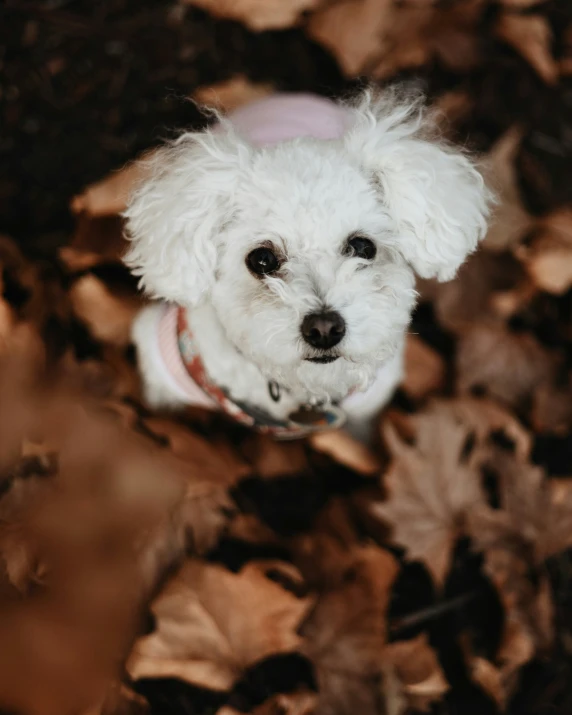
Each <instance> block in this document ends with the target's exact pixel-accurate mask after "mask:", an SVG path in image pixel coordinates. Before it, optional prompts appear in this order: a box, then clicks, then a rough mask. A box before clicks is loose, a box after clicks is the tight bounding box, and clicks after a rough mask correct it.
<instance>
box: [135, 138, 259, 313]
mask: <svg viewBox="0 0 572 715" xmlns="http://www.w3.org/2000/svg"><path fill="white" fill-rule="evenodd" d="M249 158H250V150H249V147H248V146H247V145H246V144H245V143H244V142H242V141H241V140H240V138H239V137H237V136H236V135H235V134H234V132H233V131H232V129H231V128H230V127H229V126H228V125H223V126H220V125H219V126H218V127H217V129H216V130H214V131H206V132H201V133H187V134H183V135H182V136H181V137H180V138H179V139H178V140H177V141H175V142H173V143H172V144H171V145H169V146H166V147H164V148H161V149H159V150H158V151H156V152H154V153H153V155H152V156H151V157H150V158H149V159H147V160H145V163H146V166H145V167H144V174H145V176H146V178H145V180H144V181H143V182H142V183H141V184H140V185H139V187H138V188H137V189H136V190H135V192H134V193H133V195H132V196H131V199H130V201H129V203H128V207H127V210H126V211H125V212H124V214H123V216H124V217H125V219H126V235H127V238H128V239H129V240H130V242H131V245H130V247H129V250H128V251H127V254H126V255H125V257H124V261H125V263H126V264H127V265H128V266H129V267H130V268H131V269H132V271H133V274H134V275H136V276H140V278H141V280H140V286H141V287H142V288H144V290H145V291H146V293H148V294H149V295H150V296H152V297H154V298H161V299H163V300H167V301H171V302H174V303H179V304H180V305H187V306H189V305H196V304H198V303H200V302H201V301H202V300H203V299H204V298H205V297H206V296H207V295H208V293H209V290H210V288H211V287H212V284H213V282H214V280H215V273H216V265H217V254H218V251H219V248H220V243H221V241H220V239H219V233H220V230H221V227H223V226H224V225H225V224H228V223H229V222H230V221H231V220H232V194H233V189H234V187H235V183H236V181H237V178H238V172H239V171H240V169H241V167H244V166H245V164H246V163H247V162H248V161H249Z"/></svg>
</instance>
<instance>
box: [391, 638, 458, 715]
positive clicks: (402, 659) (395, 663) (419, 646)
mask: <svg viewBox="0 0 572 715" xmlns="http://www.w3.org/2000/svg"><path fill="white" fill-rule="evenodd" d="M383 658H384V659H385V660H387V662H388V663H389V664H391V666H392V667H393V668H394V670H395V674H396V675H397V678H398V680H399V683H400V686H401V688H402V692H403V694H404V695H405V697H406V699H407V702H408V704H409V706H410V707H411V708H412V709H414V710H421V711H423V712H427V711H428V710H429V708H430V706H431V703H432V702H434V701H437V700H440V699H441V698H442V697H443V695H444V694H445V693H446V692H447V691H448V690H449V688H450V686H449V683H448V682H447V680H446V678H445V675H444V673H443V670H442V669H441V666H440V665H439V661H438V659H437V654H436V653H435V651H434V649H433V648H432V647H431V646H430V645H429V642H428V640H427V635H426V634H425V633H422V634H421V635H418V636H416V637H415V638H413V639H411V640H407V641H397V642H395V643H390V644H389V645H387V646H386V647H385V649H384V651H383Z"/></svg>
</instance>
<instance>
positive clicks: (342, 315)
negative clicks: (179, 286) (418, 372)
mask: <svg viewBox="0 0 572 715" xmlns="http://www.w3.org/2000/svg"><path fill="white" fill-rule="evenodd" d="M231 215H232V219H230V220H229V222H228V224H227V225H226V226H224V227H223V228H222V230H221V232H220V233H219V235H218V240H219V242H220V247H219V250H218V259H217V269H216V276H215V279H214V282H213V285H212V288H211V291H210V299H211V301H212V303H213V305H214V307H215V309H216V311H217V314H218V316H219V319H220V321H221V323H222V324H223V326H224V328H225V330H226V333H227V335H228V336H229V338H230V339H231V340H232V342H233V343H234V344H235V345H236V346H237V347H238V348H239V350H241V351H242V352H243V353H245V354H246V355H247V356H248V357H249V358H251V359H252V360H253V361H254V362H256V364H258V365H259V366H260V367H261V369H262V370H263V371H264V372H265V373H266V374H268V376H272V377H273V378H274V379H276V380H278V381H279V382H281V383H282V384H285V385H291V386H294V385H296V384H297V383H298V384H299V383H302V384H303V385H304V386H305V387H306V388H307V389H309V388H311V389H312V390H313V391H319V390H323V391H327V392H329V393H330V394H331V392H332V388H335V389H336V390H339V391H340V393H343V394H345V393H347V391H348V389H349V388H350V387H352V386H355V385H356V383H357V384H359V383H361V382H364V383H367V381H368V380H369V379H370V378H371V377H372V375H373V372H374V371H375V368H376V367H377V366H378V365H379V364H380V361H382V360H384V359H387V358H388V357H390V356H391V355H392V354H393V352H394V351H395V349H396V348H397V346H398V345H399V342H400V340H401V339H402V337H403V332H404V330H405V328H406V326H407V323H408V321H409V316H410V312H411V308H412V305H413V301H414V290H413V287H414V285H413V283H414V279H413V272H412V270H411V269H410V268H409V266H408V265H407V264H406V262H405V261H404V260H403V258H401V256H400V255H399V254H398V253H397V252H396V251H395V250H392V249H391V243H392V240H393V238H392V237H393V231H394V227H393V225H392V220H391V217H390V216H389V215H388V213H387V211H386V210H385V209H384V207H383V204H382V202H381V201H380V199H379V196H378V193H377V190H376V187H375V185H374V184H373V183H372V181H370V180H369V179H368V177H367V175H366V174H365V173H364V172H363V171H362V170H361V168H360V167H359V165H358V164H357V162H355V161H352V160H351V158H350V157H348V156H347V155H346V154H344V153H343V152H340V147H339V145H338V144H337V143H335V142H331V143H330V142H328V143H326V142H321V143H320V142H313V141H311V140H302V141H298V142H295V143H291V144H287V145H279V146H276V147H274V148H272V149H270V150H268V151H266V152H264V153H262V154H260V155H259V156H257V157H255V158H254V159H253V162H252V165H251V167H250V170H249V172H248V174H247V175H246V176H244V177H242V180H241V178H240V177H239V178H237V180H236V185H235V189H234V195H233V205H232V210H231Z"/></svg>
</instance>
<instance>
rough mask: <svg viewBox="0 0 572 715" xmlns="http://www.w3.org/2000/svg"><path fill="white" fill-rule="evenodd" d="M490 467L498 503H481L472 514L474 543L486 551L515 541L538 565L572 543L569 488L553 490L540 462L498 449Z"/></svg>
mask: <svg viewBox="0 0 572 715" xmlns="http://www.w3.org/2000/svg"><path fill="white" fill-rule="evenodd" d="M493 467H494V470H495V472H496V473H497V474H498V480H499V492H500V502H501V507H502V508H501V509H491V508H490V507H487V506H486V505H484V504H480V505H479V508H478V509H477V510H475V511H474V512H473V513H472V514H471V517H470V519H469V532H470V535H471V538H472V539H473V542H474V545H475V547H477V548H478V549H480V550H482V551H487V550H488V549H491V548H497V547H499V548H503V547H504V548H510V545H514V544H516V543H519V544H520V545H521V546H522V547H524V549H523V551H524V553H529V554H530V556H529V560H530V561H531V563H532V564H535V565H538V564H540V563H542V562H543V561H544V560H546V559H547V558H549V557H550V556H552V555H554V554H557V553H559V552H561V551H563V550H564V549H567V548H569V547H570V546H572V490H565V489H560V490H554V489H552V488H551V486H550V483H549V482H548V481H547V479H546V476H545V474H544V471H543V470H542V468H541V467H537V466H534V465H532V464H528V463H526V462H523V461H521V460H519V459H518V458H517V457H515V456H514V455H511V454H505V453H504V452H503V453H499V454H497V455H496V458H495V460H494V462H493Z"/></svg>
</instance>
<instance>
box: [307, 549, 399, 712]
mask: <svg viewBox="0 0 572 715" xmlns="http://www.w3.org/2000/svg"><path fill="white" fill-rule="evenodd" d="M397 572H398V565H397V562H396V560H395V558H394V557H393V556H392V555H391V554H389V553H388V552H387V551H383V550H382V549H380V548H378V547H375V546H363V547H357V548H356V549H355V550H354V561H353V563H352V564H351V565H350V566H349V567H348V568H347V570H346V577H345V578H344V579H342V580H341V581H339V582H338V583H337V584H336V585H335V586H334V587H332V588H330V589H327V590H325V591H324V592H323V593H321V594H320V597H319V599H318V601H317V602H316V605H315V607H314V609H313V611H312V613H311V614H310V615H309V616H308V619H307V620H306V622H305V623H304V624H303V625H302V627H301V629H300V633H301V635H302V636H303V637H304V644H303V646H302V652H303V653H304V654H305V655H307V656H308V658H310V660H311V661H312V662H313V663H314V666H315V667H316V673H317V678H318V689H319V704H318V712H320V714H321V715H330V714H333V713H351V712H359V713H360V715H369V713H372V714H373V713H377V712H379V710H378V708H379V700H380V698H381V697H382V693H381V690H380V681H381V678H382V673H383V662H382V657H381V653H382V649H383V646H384V645H385V641H386V630H387V618H386V611H387V606H388V602H389V597H390V590H391V586H392V584H393V582H394V580H395V577H396V575H397Z"/></svg>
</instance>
